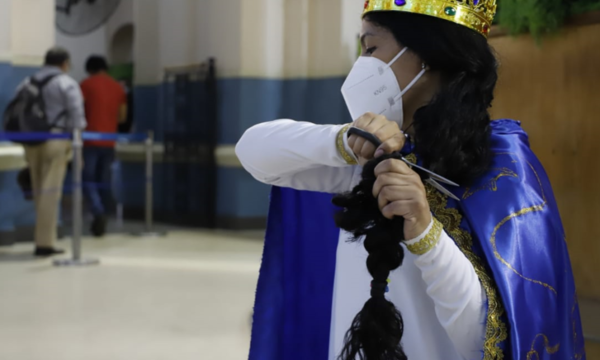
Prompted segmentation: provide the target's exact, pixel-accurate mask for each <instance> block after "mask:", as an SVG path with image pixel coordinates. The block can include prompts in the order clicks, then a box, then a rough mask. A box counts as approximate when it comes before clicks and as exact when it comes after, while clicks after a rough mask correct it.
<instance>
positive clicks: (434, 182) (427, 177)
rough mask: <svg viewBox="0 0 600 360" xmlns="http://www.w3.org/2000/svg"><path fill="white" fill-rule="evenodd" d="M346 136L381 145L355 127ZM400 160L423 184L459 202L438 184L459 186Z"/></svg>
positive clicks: (374, 138) (369, 134)
mask: <svg viewBox="0 0 600 360" xmlns="http://www.w3.org/2000/svg"><path fill="white" fill-rule="evenodd" d="M348 135H356V136H358V137H361V138H363V139H365V140H367V141H369V142H370V143H371V144H373V145H375V147H379V146H381V144H382V143H381V140H379V139H378V138H377V136H375V135H373V134H371V133H369V132H366V131H364V130H361V129H357V128H355V127H351V128H350V129H349V130H348ZM400 160H402V161H404V162H405V163H406V165H408V166H409V167H410V168H411V169H413V170H414V171H415V172H416V173H417V174H419V176H421V179H423V181H424V182H426V183H428V184H429V185H431V186H433V187H434V188H436V189H437V190H438V191H439V192H441V193H442V194H444V195H447V196H449V197H451V198H453V199H454V200H456V201H460V199H459V198H458V197H457V196H456V195H454V194H453V193H451V192H450V191H449V190H448V189H446V188H445V187H444V186H442V184H440V183H444V184H448V185H452V186H457V187H458V186H460V185H458V184H457V183H455V182H454V181H452V180H448V179H446V178H445V177H443V176H441V175H438V174H436V173H434V172H433V171H430V170H427V169H425V168H424V167H422V166H419V165H417V164H414V163H412V162H410V161H408V160H407V159H406V158H405V157H404V156H401V157H400Z"/></svg>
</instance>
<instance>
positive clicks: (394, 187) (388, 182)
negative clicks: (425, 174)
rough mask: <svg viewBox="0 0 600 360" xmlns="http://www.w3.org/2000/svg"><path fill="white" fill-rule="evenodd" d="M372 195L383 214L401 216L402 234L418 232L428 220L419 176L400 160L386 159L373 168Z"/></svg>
mask: <svg viewBox="0 0 600 360" xmlns="http://www.w3.org/2000/svg"><path fill="white" fill-rule="evenodd" d="M375 176H377V180H376V181H375V185H374V186H373V196H375V197H376V198H377V199H378V201H379V209H380V210H381V213H382V214H383V216H385V217H386V218H388V219H392V218H393V217H394V216H401V217H403V218H404V238H405V239H406V240H411V239H414V238H416V237H418V236H419V235H421V234H422V233H423V232H424V231H425V230H427V227H428V226H429V224H430V223H431V211H430V209H429V203H428V202H427V193H426V191H425V186H423V182H422V181H421V178H420V176H419V175H418V174H417V173H415V172H414V171H412V169H411V168H409V167H408V165H406V163H404V162H403V161H401V160H396V159H388V160H385V161H382V162H381V163H380V164H379V165H377V167H376V168H375Z"/></svg>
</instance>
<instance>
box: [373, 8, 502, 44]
mask: <svg viewBox="0 0 600 360" xmlns="http://www.w3.org/2000/svg"><path fill="white" fill-rule="evenodd" d="M371 11H402V12H409V13H415V14H422V15H429V16H435V17H437V18H440V19H444V20H448V21H452V22H455V23H457V24H460V25H463V26H466V27H468V28H469V29H473V30H475V31H477V32H478V33H480V34H482V35H483V36H486V37H487V35H488V34H489V32H490V29H491V27H492V22H493V21H494V16H495V15H496V0H367V1H365V11H364V13H363V16H364V15H365V14H367V13H369V12H371Z"/></svg>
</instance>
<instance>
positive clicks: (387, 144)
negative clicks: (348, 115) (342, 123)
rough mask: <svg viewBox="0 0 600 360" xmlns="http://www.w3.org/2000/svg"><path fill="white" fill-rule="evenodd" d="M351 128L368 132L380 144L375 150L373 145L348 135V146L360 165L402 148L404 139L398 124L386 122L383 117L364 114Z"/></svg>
mask: <svg viewBox="0 0 600 360" xmlns="http://www.w3.org/2000/svg"><path fill="white" fill-rule="evenodd" d="M352 126H353V127H355V128H357V129H361V130H364V131H367V132H370V133H371V134H373V135H375V136H377V138H378V139H379V140H381V142H382V144H381V146H379V148H376V147H375V145H373V144H371V143H370V142H369V141H367V140H365V139H363V138H361V137H359V136H356V135H350V137H348V146H350V148H351V149H352V151H353V152H354V154H355V155H356V156H357V157H358V163H359V164H360V165H364V164H366V163H367V162H368V161H369V160H371V159H374V158H376V157H379V156H381V155H383V154H391V153H393V152H395V151H400V150H402V148H403V147H404V141H405V137H404V134H403V133H402V131H401V130H400V127H399V126H398V123H396V122H395V121H390V120H388V119H387V118H386V117H385V116H383V115H377V114H373V113H366V114H364V115H363V116H361V117H360V118H358V119H357V120H356V121H355V122H354V123H353V124H352Z"/></svg>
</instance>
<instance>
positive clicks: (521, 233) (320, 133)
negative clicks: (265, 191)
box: [236, 0, 585, 360]
mask: <svg viewBox="0 0 600 360" xmlns="http://www.w3.org/2000/svg"><path fill="white" fill-rule="evenodd" d="M495 11H496V2H495V0H462V1H461V0H371V1H367V2H366V3H365V11H364V15H363V26H362V34H361V42H362V48H363V51H362V56H361V57H360V58H359V60H358V61H357V62H356V64H355V66H354V67H353V69H352V71H351V72H350V74H349V75H348V78H347V80H346V82H345V83H344V86H343V88H342V94H343V95H344V98H345V100H346V104H347V106H348V109H349V111H350V114H351V115H352V118H353V119H354V122H352V123H350V124H346V125H315V124H312V123H308V122H297V121H293V120H277V121H272V122H267V123H263V124H259V125H257V126H254V127H253V128H251V129H249V130H248V131H247V132H246V133H245V134H244V136H243V137H242V139H241V140H240V142H239V143H238V145H237V148H236V152H237V154H238V157H239V158H240V160H241V162H242V164H243V165H244V167H245V169H246V170H247V171H248V172H250V173H251V174H252V175H253V176H254V177H255V178H256V179H257V180H259V181H261V182H264V183H267V184H271V185H274V188H273V192H272V196H271V208H270V213H269V224H268V229H267V237H266V242H265V250H264V256H263V264H262V267H261V274H260V279H259V283H258V290H257V297H256V305H255V317H254V324H253V326H254V327H253V335H252V344H251V351H250V359H251V360H281V359H285V360H305V359H311V360H326V359H332V360H333V359H337V358H341V359H343V360H354V359H367V360H380V359H389V360H396V359H409V360H413V359H414V360H438V359H439V360H455V359H457V360H458V359H469V360H470V359H482V358H483V359H514V360H516V359H528V360H529V359H584V358H585V354H584V349H583V339H582V331H581V325H580V318H579V310H578V306H577V300H576V294H575V287H574V282H573V277H572V272H571V265H570V261H569V257H568V253H567V248H566V244H565V235H564V231H563V228H562V225H561V220H560V217H559V213H558V209H557V206H556V202H555V200H554V196H553V194H552V190H551V187H550V184H549V181H548V178H547V176H546V174H545V172H544V170H543V168H542V166H541V164H540V163H539V161H538V160H537V158H536V157H535V155H534V154H533V153H532V151H531V150H530V148H529V144H528V139H527V135H526V134H525V132H524V131H523V130H522V129H521V127H520V125H519V123H518V122H516V121H512V120H506V119H504V120H495V121H490V117H489V114H488V109H489V107H490V106H491V103H492V99H493V91H494V87H495V84H496V79H497V72H496V69H497V64H496V60H495V58H494V55H493V53H492V51H491V49H490V47H489V45H488V44H487V41H486V36H487V34H488V32H489V30H490V26H491V23H492V20H493V17H494V15H495ZM352 128H356V129H360V130H363V131H364V132H366V133H370V134H372V135H374V136H375V137H376V139H377V140H378V141H380V142H381V145H380V146H378V147H376V146H375V145H374V144H373V142H372V141H369V140H368V139H367V138H365V137H364V136H358V135H356V134H354V133H353V134H349V132H351V133H352V131H350V129H352ZM403 131H404V132H403ZM394 152H401V154H402V155H403V156H405V157H406V158H408V159H409V160H411V161H413V162H416V163H418V164H420V165H422V166H424V167H426V168H427V169H430V170H432V171H433V172H435V173H437V174H439V175H441V176H443V177H445V178H448V179H450V180H452V181H454V182H456V183H458V184H460V186H459V187H447V188H445V189H443V188H442V189H439V188H436V187H434V186H431V185H430V184H429V183H427V182H425V181H424V179H425V178H424V177H422V176H419V175H418V174H417V173H416V172H415V171H414V170H413V169H412V168H411V167H410V166H409V164H407V163H406V162H404V161H402V160H400V156H399V155H398V154H399V153H396V155H395V156H390V155H386V154H391V153H394ZM363 167H364V170H363ZM369 171H370V172H371V174H372V175H373V176H374V179H373V182H372V183H373V184H372V189H371V191H372V194H371V195H372V196H373V198H374V199H375V200H376V204H377V205H376V206H378V210H379V211H380V212H381V215H382V216H383V217H384V218H386V219H399V218H401V219H403V226H402V227H401V230H400V231H401V232H402V233H398V234H397V237H396V239H397V242H398V245H397V246H398V247H401V246H402V247H405V248H406V249H407V251H406V252H405V253H404V252H403V251H401V252H402V253H403V254H404V255H403V257H404V259H403V261H402V258H400V259H397V258H396V257H395V255H393V256H392V255H390V256H386V253H385V252H382V251H381V250H382V249H383V248H382V247H381V246H380V245H377V244H376V245H373V244H368V243H365V247H366V248H365V247H363V246H361V244H360V243H357V242H354V241H353V239H354V237H355V235H360V231H358V232H354V233H352V234H351V233H349V232H346V231H340V230H339V228H337V227H336V224H335V222H334V217H333V214H334V213H335V212H336V208H335V207H334V205H332V203H331V201H332V194H340V193H348V192H349V191H351V190H352V189H353V188H354V191H355V192H357V191H358V192H360V189H359V187H360V184H359V183H361V184H364V182H365V176H367V177H368V176H369V174H367V175H365V174H366V173H367V172H369ZM361 179H362V180H363V182H361ZM357 184H359V187H356V188H355V186H356V185H357ZM425 184H427V185H425ZM357 189H358V190H357ZM363 193H364V191H363ZM363 195H364V194H363ZM341 199H342V200H343V197H342V198H341ZM339 200H340V197H337V201H336V203H337V204H338V205H341V206H346V205H344V202H343V201H342V202H340V201H339ZM366 203H367V202H365V212H368V211H369V209H367V205H366ZM342 214H344V213H342ZM345 220H348V219H347V218H346V219H345ZM346 225H348V224H347V223H346ZM376 226H377V224H375V225H372V227H376ZM344 228H347V227H344ZM362 231H369V226H366V227H365V228H363V229H362ZM387 235H389V236H390V237H391V238H395V237H394V235H395V234H394V233H391V234H387ZM368 236H369V235H367V240H368ZM359 240H360V239H359ZM401 240H404V241H401ZM377 247H379V249H377ZM387 249H388V250H389V251H388V252H389V253H394V252H395V250H394V249H392V248H387ZM377 251H379V252H378V256H375V255H374V254H375V253H376V252H377ZM398 260H399V261H398ZM365 262H366V263H367V266H365ZM388 263H393V265H389V264H388ZM382 264H385V265H382ZM400 264H402V265H401V266H400ZM388 265H389V266H388ZM381 267H384V269H381ZM375 268H377V270H376V271H373V269H375ZM381 273H383V274H384V275H385V276H387V277H388V279H386V278H385V277H383V278H382V275H381ZM387 274H389V276H388V275H387ZM373 299H375V300H373ZM382 299H385V301H380V300H382ZM373 303H375V304H376V305H373ZM369 304H371V305H372V306H371V305H369ZM386 304H390V307H388V308H386V306H387V305H386ZM357 314H358V315H357ZM400 314H401V315H400Z"/></svg>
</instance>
